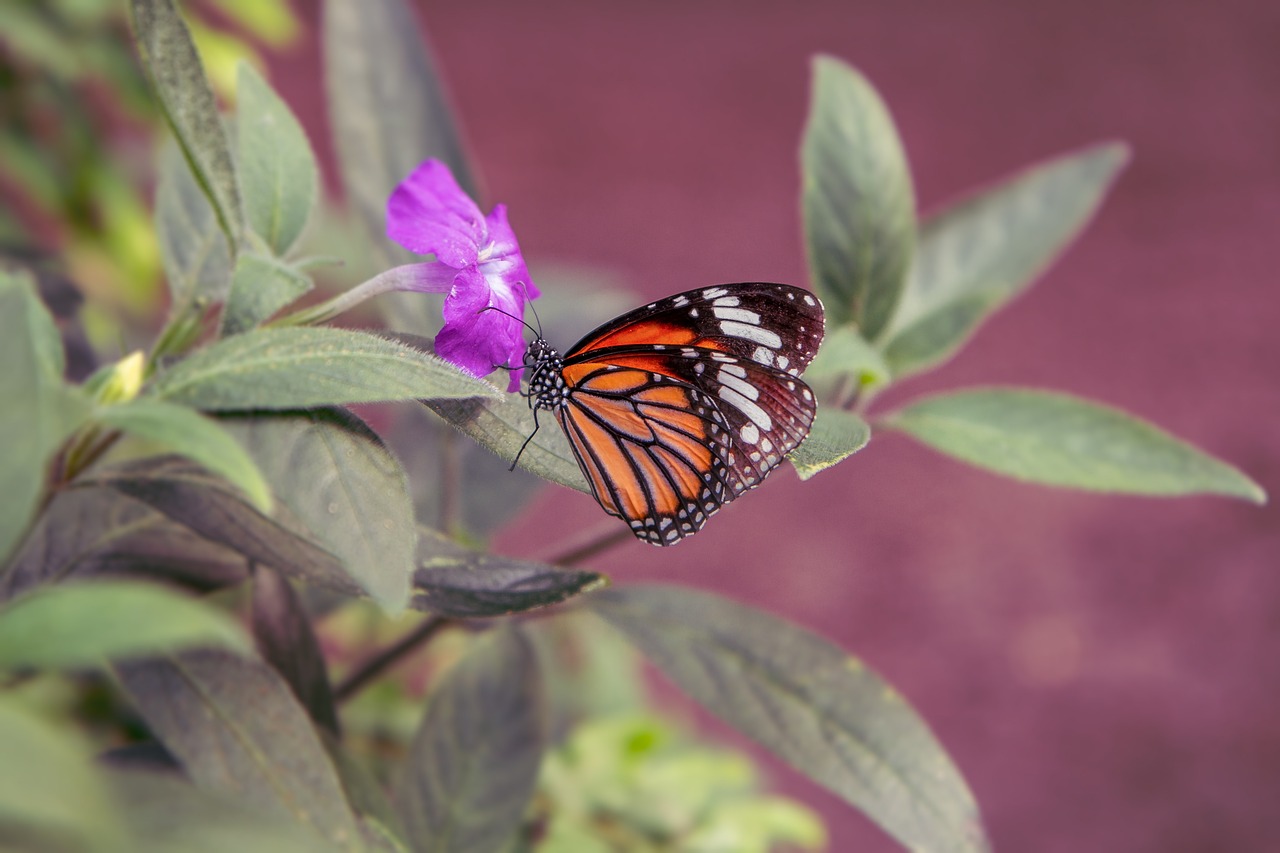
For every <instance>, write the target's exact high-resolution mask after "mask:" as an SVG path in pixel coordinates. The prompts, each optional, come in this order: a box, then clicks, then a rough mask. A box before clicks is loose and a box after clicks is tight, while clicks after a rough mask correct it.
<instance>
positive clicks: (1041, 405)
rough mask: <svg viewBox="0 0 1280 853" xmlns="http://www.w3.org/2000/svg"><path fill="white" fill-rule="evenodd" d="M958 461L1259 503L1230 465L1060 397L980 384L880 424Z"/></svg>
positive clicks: (1122, 487) (1050, 478)
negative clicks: (978, 386) (905, 434)
mask: <svg viewBox="0 0 1280 853" xmlns="http://www.w3.org/2000/svg"><path fill="white" fill-rule="evenodd" d="M884 424H885V426H886V427H889V428H891V429H896V430H899V431H901V432H905V433H907V434H908V435H911V436H912V437H914V438H916V439H918V440H919V441H921V442H923V443H924V444H927V445H929V446H930V447H932V448H934V449H935V450H939V451H941V452H943V453H946V454H948V455H950V456H954V457H956V458H957V459H962V460H964V461H966V462H969V463H971V464H973V465H977V466H978V467H981V468H986V469H988V470H991V471H996V472H998V473H1001V474H1006V475H1008V476H1010V477H1014V478H1017V479H1020V480H1027V481H1030V482H1035V483H1044V484H1046V485H1051V486H1066V487H1071V488H1077V489H1089V490H1092V491H1101V492H1124V493H1129V494H1138V495H1166V496H1172V495H1192V494H1219V495H1226V496H1228V497H1235V498H1242V499H1244V500H1248V501H1252V502H1254V503H1265V502H1266V493H1265V492H1263V490H1262V487H1261V486H1259V485H1258V484H1257V483H1255V482H1254V481H1253V480H1251V479H1249V478H1248V477H1246V476H1245V475H1244V474H1242V473H1241V472H1240V471H1239V470H1237V469H1236V468H1233V467H1232V466H1230V465H1228V464H1226V463H1225V462H1220V461H1218V460H1217V459H1214V458H1213V457H1211V456H1209V455H1207V454H1205V453H1203V452H1201V451H1199V450H1197V449H1196V448H1194V447H1192V446H1191V445H1190V444H1187V443H1186V442H1183V441H1181V440H1179V439H1177V438H1174V437H1173V436H1172V435H1169V434H1168V433H1166V432H1164V431H1163V430H1160V429H1158V428H1157V427H1155V426H1153V425H1151V424H1149V423H1146V422H1145V421H1142V420H1139V419H1138V418H1135V417H1134V416H1132V415H1130V414H1127V413H1125V412H1122V411H1120V410H1118V409H1113V408H1110V407H1107V406H1102V405H1099V404H1097V403H1093V402H1089V401H1087V400H1082V399H1080V398H1078V397H1072V396H1070V395H1067V394H1057V393H1050V392H1047V391H1032V390H1027V389H1021V388H979V389H973V390H966V391H958V392H954V393H950V394H941V395H937V396H934V397H928V398H925V399H923V400H920V401H918V402H916V403H913V404H911V405H909V406H907V407H906V408H904V409H902V410H900V411H897V412H894V413H893V414H890V415H889V416H887V417H886V418H885V419H884Z"/></svg>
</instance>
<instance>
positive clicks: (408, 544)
mask: <svg viewBox="0 0 1280 853" xmlns="http://www.w3.org/2000/svg"><path fill="white" fill-rule="evenodd" d="M224 423H225V424H226V425H227V429H228V430H230V431H231V433H232V434H233V435H235V436H236V437H238V438H239V439H240V441H241V442H242V443H243V444H244V446H245V447H246V448H248V451H249V453H250V454H251V455H252V456H253V457H254V459H256V460H257V461H258V465H259V466H260V467H261V468H262V470H263V472H264V473H265V474H266V476H267V479H268V480H269V481H270V482H271V485H272V488H273V489H274V491H275V493H276V495H277V497H278V498H279V500H280V501H281V502H282V503H284V505H285V506H286V507H288V508H289V510H290V511H291V512H292V513H293V515H294V516H296V517H297V518H298V519H299V520H300V521H301V522H302V523H303V524H304V525H305V526H306V528H307V529H308V530H310V531H311V538H312V539H313V540H314V541H316V542H317V543H319V544H320V545H321V546H323V547H324V548H325V550H327V551H329V552H330V553H332V554H334V555H336V556H337V557H338V558H339V559H341V560H342V562H343V564H344V565H345V566H346V570H347V572H348V573H349V574H350V575H351V577H352V578H353V579H354V580H355V581H356V582H357V583H358V584H360V586H361V587H363V588H364V589H365V590H367V591H368V593H369V594H370V595H371V596H372V597H373V598H374V599H375V600H376V601H378V603H380V604H381V605H382V606H383V607H384V608H386V609H387V610H388V611H391V612H398V611H399V610H400V609H402V608H403V607H404V605H405V602H406V601H408V598H409V584H410V577H411V576H412V574H413V569H414V563H413V553H414V545H415V543H416V542H417V530H416V528H415V526H414V520H413V505H412V503H411V501H410V498H409V486H408V483H407V482H406V479H405V474H404V471H403V470H402V469H401V468H400V463H399V462H398V461H397V460H396V458H395V457H394V456H392V455H391V453H390V452H389V451H388V450H387V449H386V447H385V446H383V444H382V441H381V440H380V439H379V438H378V436H377V435H376V434H375V433H374V432H373V431H372V430H371V429H369V428H368V427H367V426H365V424H364V423H363V422H362V421H361V420H360V419H359V418H357V417H356V416H355V415H352V414H351V413H350V412H346V411H342V410H336V409H321V410H313V411H306V412H288V413H282V414H280V415H278V416H262V415H257V416H253V417H243V418H242V417H229V418H226V419H225V421H224Z"/></svg>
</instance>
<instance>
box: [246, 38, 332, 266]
mask: <svg viewBox="0 0 1280 853" xmlns="http://www.w3.org/2000/svg"><path fill="white" fill-rule="evenodd" d="M238 74H239V77H238V81H237V84H236V101H237V106H236V133H237V139H236V148H237V154H238V155H239V156H238V158H237V161H236V165H237V167H238V168H239V170H240V187H241V192H243V194H244V209H245V218H246V219H247V220H248V222H249V227H250V228H252V229H253V232H254V233H255V234H257V235H258V236H259V237H261V238H262V239H263V241H264V242H265V243H266V244H267V246H268V247H269V248H270V249H271V251H272V252H273V253H274V254H275V256H276V257H284V255H285V254H286V253H287V252H288V251H289V250H290V249H291V248H293V245H294V244H295V243H296V242H297V241H298V238H299V237H300V236H302V232H303V229H305V228H306V226H307V220H308V219H309V218H310V217H311V209H312V207H314V205H315V202H316V194H317V185H318V184H319V180H320V177H319V172H318V170H317V168H316V157H315V154H314V153H313V152H312V151H311V143H310V142H309V141H308V140H307V134H306V133H305V132H304V131H303V130H302V125H300V124H298V120H297V119H296V118H295V117H294V115H293V113H292V112H291V111H290V110H289V107H288V105H287V104H286V103H285V102H284V101H282V100H281V99H280V96H279V95H277V94H276V93H275V92H274V91H273V90H272V89H271V86H270V85H268V84H267V81H266V80H263V79H262V76H261V75H260V74H258V72H257V71H256V70H254V68H253V66H252V65H250V64H249V63H247V62H243V61H242V62H241V63H240V66H239V68H238Z"/></svg>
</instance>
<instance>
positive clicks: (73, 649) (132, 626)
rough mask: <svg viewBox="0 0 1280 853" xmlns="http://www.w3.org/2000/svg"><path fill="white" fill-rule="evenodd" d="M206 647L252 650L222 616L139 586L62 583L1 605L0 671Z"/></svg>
mask: <svg viewBox="0 0 1280 853" xmlns="http://www.w3.org/2000/svg"><path fill="white" fill-rule="evenodd" d="M203 645H217V646H225V647H227V648H230V649H234V650H238V651H242V652H243V651H247V650H248V643H247V642H246V641H245V635H244V631H242V630H241V629H240V626H239V625H237V624H236V623H235V621H234V620H232V619H231V618H230V617H229V616H227V615H226V614H225V613H223V612H222V611H220V610H215V609H214V608H212V607H210V606H209V605H207V604H203V603H201V602H199V601H197V600H195V599H193V598H190V597H188V596H185V595H181V594H179V593H176V592H172V591H170V590H168V589H166V588H164V587H160V586H157V585H155V584H150V583H143V582H140V581H105V580H104V581H94V582H90V583H76V584H59V585H57V586H52V587H46V588H43V589H38V590H35V591H33V592H30V593H27V594H26V595H23V596H20V597H18V598H15V599H14V600H13V601H11V602H9V603H8V604H6V605H4V606H3V607H0V670H4V669H16V668H18V667H41V668H76V667H90V666H96V665H99V664H102V663H105V662H106V661H107V660H110V659H115V658H131V657H139V656H142V655H146V654H158V653H161V652H168V651H173V650H176V649H182V648H189V647H191V646H203Z"/></svg>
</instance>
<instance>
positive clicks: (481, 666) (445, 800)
mask: <svg viewBox="0 0 1280 853" xmlns="http://www.w3.org/2000/svg"><path fill="white" fill-rule="evenodd" d="M542 716H543V708H542V690H541V680H540V678H539V674H538V666H537V658H536V657H535V655H534V653H533V649H532V648H531V647H530V645H529V642H528V640H526V639H525V637H524V636H523V634H522V633H521V632H520V630H519V629H518V628H515V627H513V626H506V627H502V628H497V629H494V630H492V631H489V632H487V633H486V635H485V636H483V637H481V638H480V639H479V640H477V641H476V643H475V645H474V646H473V648H472V649H471V650H470V651H469V652H468V653H467V655H466V656H465V657H464V658H463V659H462V660H460V661H458V663H457V664H455V665H454V668H453V669H452V670H451V671H450V672H449V673H448V674H446V675H445V677H444V678H443V679H442V680H441V682H440V684H439V686H438V687H437V688H436V690H435V692H434V693H432V695H431V698H430V699H429V700H428V702H427V710H426V713H425V714H424V715H423V718H422V725H421V726H419V728H418V733H417V735H416V736H415V737H414V740H413V744H412V745H411V746H410V747H409V754H408V757H407V758H406V761H405V770H404V778H403V779H402V780H401V782H400V784H399V786H398V787H397V789H396V792H395V805H396V808H397V810H398V812H399V814H400V819H401V821H403V823H404V826H405V830H406V832H407V838H408V841H409V844H410V846H411V847H412V848H413V849H414V850H416V851H420V853H424V852H425V851H431V853H437V851H438V853H444V851H467V853H485V851H498V850H502V849H503V845H505V844H506V843H507V842H508V841H510V839H511V836H512V835H513V834H514V832H515V831H516V829H517V828H518V827H519V825H520V819H521V816H522V815H523V814H524V810H525V807H526V805H527V804H528V802H529V798H530V797H531V796H532V795H533V786H534V782H535V781H536V779H537V775H538V767H539V765H540V764H541V761H542V753H543V750H544V748H545V743H544V737H545V735H544V727H543V722H542Z"/></svg>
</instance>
